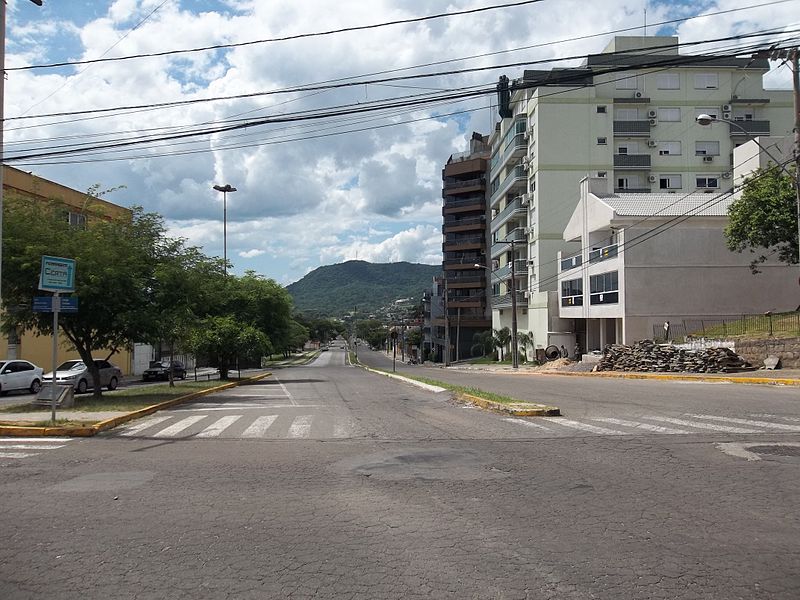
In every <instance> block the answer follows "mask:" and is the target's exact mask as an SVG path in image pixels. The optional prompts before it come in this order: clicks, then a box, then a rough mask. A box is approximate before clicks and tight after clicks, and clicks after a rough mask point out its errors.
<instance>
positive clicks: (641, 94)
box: [633, 90, 644, 98]
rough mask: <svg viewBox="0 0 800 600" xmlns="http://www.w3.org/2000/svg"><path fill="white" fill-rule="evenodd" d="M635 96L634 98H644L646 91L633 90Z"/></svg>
mask: <svg viewBox="0 0 800 600" xmlns="http://www.w3.org/2000/svg"><path fill="white" fill-rule="evenodd" d="M633 97H634V98H644V92H640V91H638V90H637V91H635V92H633Z"/></svg>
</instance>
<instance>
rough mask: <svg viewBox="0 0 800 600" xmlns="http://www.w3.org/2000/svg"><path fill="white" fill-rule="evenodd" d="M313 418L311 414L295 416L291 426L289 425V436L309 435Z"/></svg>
mask: <svg viewBox="0 0 800 600" xmlns="http://www.w3.org/2000/svg"><path fill="white" fill-rule="evenodd" d="M311 418H312V417H311V415H304V416H301V417H295V418H294V421H292V425H291V427H289V434H288V436H287V437H290V438H301V437H308V435H309V434H310V433H311Z"/></svg>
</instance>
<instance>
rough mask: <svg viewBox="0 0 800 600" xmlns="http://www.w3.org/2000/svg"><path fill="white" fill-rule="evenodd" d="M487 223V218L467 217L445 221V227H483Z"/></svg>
mask: <svg viewBox="0 0 800 600" xmlns="http://www.w3.org/2000/svg"><path fill="white" fill-rule="evenodd" d="M485 222H486V217H467V218H466V219H445V220H444V227H445V228H449V227H462V226H464V227H466V226H467V225H481V224H483V223H485Z"/></svg>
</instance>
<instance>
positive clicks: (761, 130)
mask: <svg viewBox="0 0 800 600" xmlns="http://www.w3.org/2000/svg"><path fill="white" fill-rule="evenodd" d="M734 122H735V123H736V125H739V126H740V127H741V128H742V129H744V131H742V129H739V127H736V126H735V125H730V128H731V136H739V135H745V136H746V135H769V121H734Z"/></svg>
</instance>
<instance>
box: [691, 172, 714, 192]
mask: <svg viewBox="0 0 800 600" xmlns="http://www.w3.org/2000/svg"><path fill="white" fill-rule="evenodd" d="M695 183H696V184H697V187H699V188H714V189H716V188H718V187H719V175H698V176H697V178H696V181H695Z"/></svg>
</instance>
